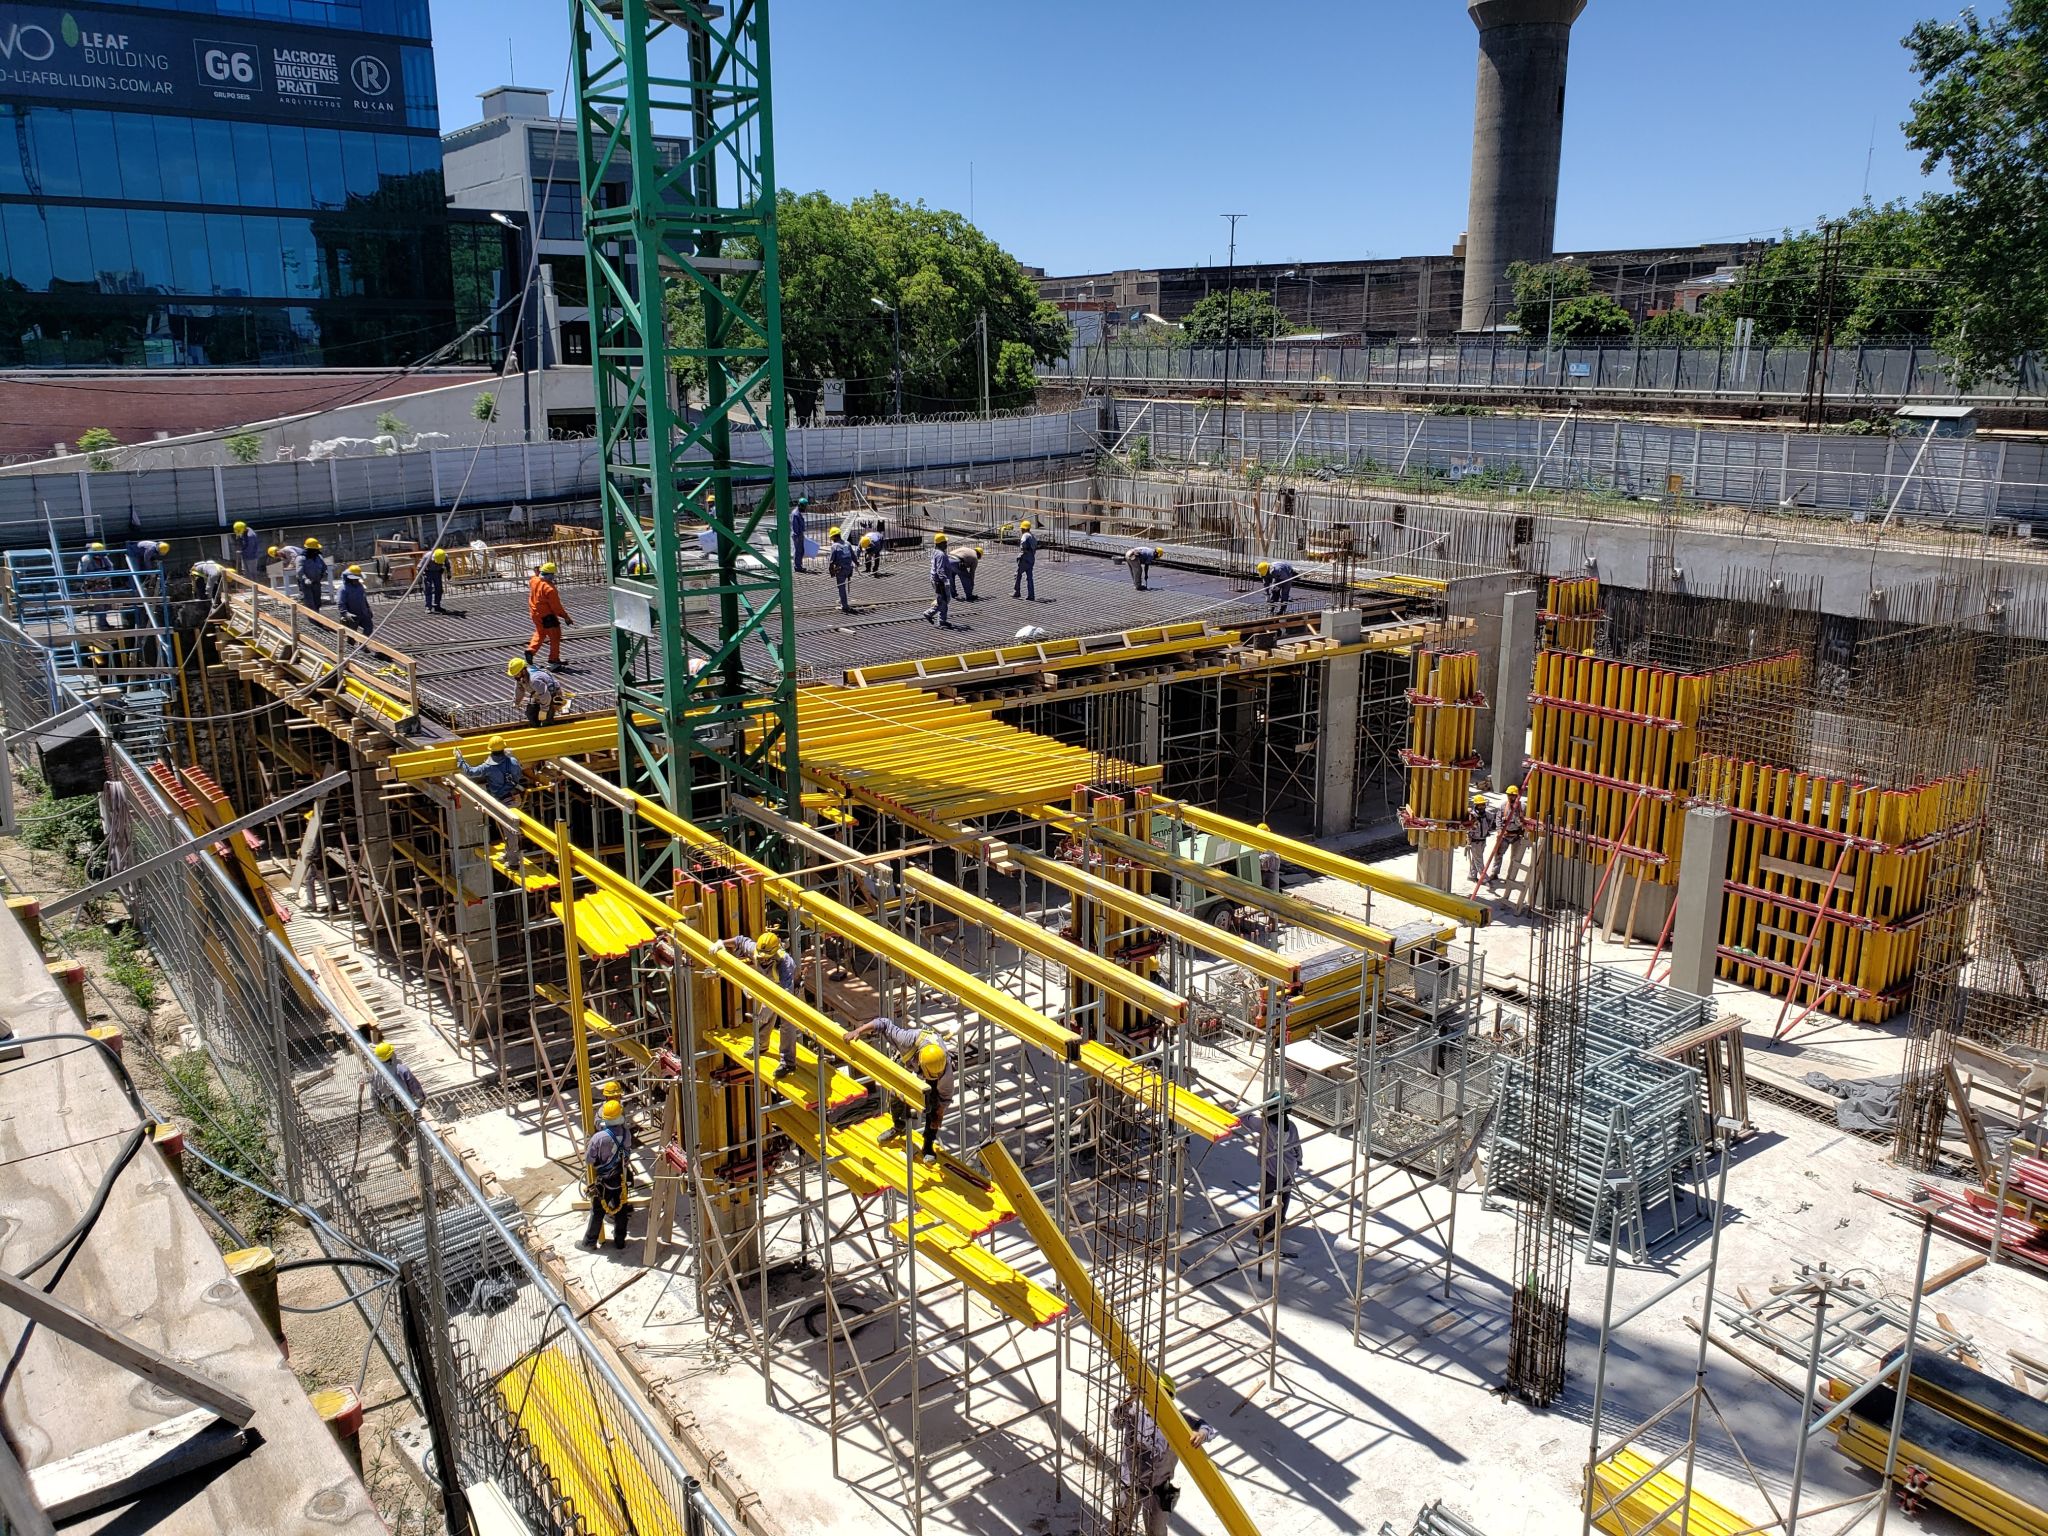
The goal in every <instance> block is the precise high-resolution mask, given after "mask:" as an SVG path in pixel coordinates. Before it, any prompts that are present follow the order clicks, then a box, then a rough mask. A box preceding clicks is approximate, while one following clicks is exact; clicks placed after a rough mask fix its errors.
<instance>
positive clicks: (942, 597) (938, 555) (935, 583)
mask: <svg viewBox="0 0 2048 1536" xmlns="http://www.w3.org/2000/svg"><path fill="white" fill-rule="evenodd" d="M952 604H953V557H952V556H951V555H949V554H947V553H946V536H945V535H944V534H943V533H935V534H933V535H932V605H931V607H929V608H927V609H925V611H924V621H925V623H927V624H937V625H938V626H939V628H941V629H951V628H952V627H953V626H952V623H951V622H950V621H949V620H948V618H947V614H948V613H949V612H950V611H951V609H952Z"/></svg>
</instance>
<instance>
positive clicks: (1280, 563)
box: [1259, 560, 1299, 613]
mask: <svg viewBox="0 0 2048 1536" xmlns="http://www.w3.org/2000/svg"><path fill="white" fill-rule="evenodd" d="M1298 575H1299V573H1298V572H1297V571H1296V570H1295V569H1294V562H1293V561H1291V560H1261V561H1260V562H1259V580H1260V581H1262V582H1264V583H1265V586H1266V601H1267V602H1268V603H1270V604H1272V607H1273V612H1275V613H1285V612H1286V611H1287V604H1288V602H1289V600H1290V599H1291V598H1292V597H1293V596H1294V583H1295V580H1296V579H1297V577H1298Z"/></svg>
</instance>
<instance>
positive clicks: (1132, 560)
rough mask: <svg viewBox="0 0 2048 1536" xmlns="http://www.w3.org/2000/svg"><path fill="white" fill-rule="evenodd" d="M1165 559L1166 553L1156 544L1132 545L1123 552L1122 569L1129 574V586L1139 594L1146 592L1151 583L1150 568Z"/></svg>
mask: <svg viewBox="0 0 2048 1536" xmlns="http://www.w3.org/2000/svg"><path fill="white" fill-rule="evenodd" d="M1165 558H1166V551H1165V550H1163V549H1161V548H1160V547H1159V546H1158V545H1156V544H1134V545H1132V546H1131V547H1130V548H1129V549H1127V550H1125V551H1124V569H1125V570H1127V571H1129V572H1130V573H1131V585H1132V586H1134V587H1136V588H1137V589H1138V590H1139V591H1140V592H1143V591H1146V590H1147V589H1148V587H1149V586H1150V583H1151V576H1152V567H1153V566H1154V565H1155V564H1157V563H1158V562H1159V561H1161V560H1163V559H1165Z"/></svg>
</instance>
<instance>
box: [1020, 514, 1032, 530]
mask: <svg viewBox="0 0 2048 1536" xmlns="http://www.w3.org/2000/svg"><path fill="white" fill-rule="evenodd" d="M1017 526H1018V527H1019V528H1022V529H1023V530H1024V531H1025V532H1026V533H1029V532H1030V531H1031V519H1030V518H1028V517H1027V518H1025V519H1024V521H1023V522H1021V523H1019V524H1018V525H1017Z"/></svg>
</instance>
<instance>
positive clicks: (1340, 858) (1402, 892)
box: [1152, 800, 1493, 928]
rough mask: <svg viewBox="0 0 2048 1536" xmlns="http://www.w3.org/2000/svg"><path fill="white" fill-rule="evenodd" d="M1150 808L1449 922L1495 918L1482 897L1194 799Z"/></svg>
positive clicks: (1164, 802) (1474, 922)
mask: <svg viewBox="0 0 2048 1536" xmlns="http://www.w3.org/2000/svg"><path fill="white" fill-rule="evenodd" d="M1152 809H1153V810H1155V811H1163V812H1165V813H1166V814H1167V815H1169V816H1175V817H1178V818H1179V819H1180V820H1182V821H1184V822H1186V823H1187V824H1188V825H1189V826H1191V827H1193V828H1195V829H1196V830H1197V831H1199V832H1208V833H1211V834H1213V835H1214V836H1217V837H1227V838H1229V839H1230V840H1231V841H1232V842H1237V843H1242V844H1244V845H1245V846H1246V847H1247V848H1258V849H1262V850H1264V851H1266V852H1269V853H1277V854H1279V855H1280V857H1281V858H1283V859H1285V860H1286V861H1287V862H1288V863H1290V864H1298V865H1300V866H1301V867H1302V868H1303V869H1309V870H1314V871H1315V872H1316V873H1317V874H1319V875H1328V876H1329V877H1330V878H1331V879H1333V880H1343V881H1347V882H1349V883H1350V884H1352V885H1362V886H1364V887H1365V888H1366V889H1367V890H1369V891H1376V892H1378V893H1379V894H1380V895H1382V896H1391V897H1393V898H1394V899H1395V900H1397V901H1405V902H1407V903H1408V904H1409V905H1410V906H1414V907H1420V908H1422V910H1423V911H1425V912H1434V913H1436V915H1437V916H1439V917H1448V918H1450V919H1451V920H1452V921H1453V922H1459V923H1468V924H1470V925H1471V926H1472V927H1475V928H1479V927H1483V926H1485V925H1486V924H1487V923H1490V922H1491V921H1493V908H1492V907H1491V906H1489V905H1488V904H1487V903H1486V902H1483V901H1472V900H1469V899H1467V898H1465V897H1463V896H1454V895H1452V894H1451V893H1450V892H1448V891H1439V890H1437V889H1436V888H1435V887H1434V886H1428V885H1424V884H1423V883H1422V882H1421V881H1420V880H1409V879H1406V878H1404V877H1403V876H1400V875H1390V874H1388V873H1387V872H1386V871H1384V870H1379V869H1374V868H1373V867H1372V866H1371V865H1370V864H1361V863H1359V861H1358V860H1356V859H1348V858H1346V857H1345V856H1344V855H1343V854H1341V853H1332V852H1330V851H1329V850H1328V849H1327V848H1318V847H1317V846H1316V845H1315V844H1314V843H1304V842H1302V841H1301V840H1300V839H1299V838H1293V837H1282V836H1281V835H1280V834H1279V833H1277V832H1261V831H1260V830H1259V829H1258V828H1257V827H1255V826H1252V825H1251V824H1250V823H1248V822H1243V821H1239V820H1238V819H1237V818H1236V817H1234V816H1225V815H1222V814H1220V813H1219V812H1216V811H1206V810H1203V809H1202V808H1201V807H1200V806H1198V805H1189V804H1188V803H1187V802H1186V801H1185V800H1154V801H1153V802H1152Z"/></svg>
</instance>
